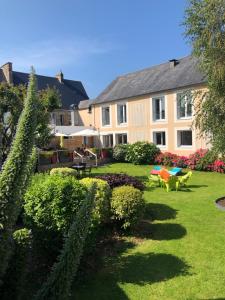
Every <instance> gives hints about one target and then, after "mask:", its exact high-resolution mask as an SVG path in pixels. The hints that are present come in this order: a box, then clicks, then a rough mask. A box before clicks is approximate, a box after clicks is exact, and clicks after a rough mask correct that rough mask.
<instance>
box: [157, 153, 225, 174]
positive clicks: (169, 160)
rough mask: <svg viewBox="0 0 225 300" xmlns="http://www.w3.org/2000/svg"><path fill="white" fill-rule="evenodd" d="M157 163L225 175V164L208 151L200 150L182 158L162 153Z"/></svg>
mask: <svg viewBox="0 0 225 300" xmlns="http://www.w3.org/2000/svg"><path fill="white" fill-rule="evenodd" d="M155 163H156V164H159V165H164V166H168V167H180V168H189V169H191V170H198V171H211V172H219V173H225V162H224V160H222V159H218V157H217V155H216V154H215V153H214V152H212V151H211V150H208V149H199V150H197V151H196V152H194V153H193V154H190V155H189V156H188V157H187V156H180V155H177V154H173V153H170V152H165V153H160V154H159V155H158V156H157V157H156V159H155Z"/></svg>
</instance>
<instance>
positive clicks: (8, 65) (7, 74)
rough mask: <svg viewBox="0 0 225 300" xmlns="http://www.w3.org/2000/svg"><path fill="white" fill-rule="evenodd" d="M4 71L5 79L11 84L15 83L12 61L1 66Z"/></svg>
mask: <svg viewBox="0 0 225 300" xmlns="http://www.w3.org/2000/svg"><path fill="white" fill-rule="evenodd" d="M1 69H2V71H3V74H4V77H5V81H6V82H7V83H9V84H13V73H12V63H11V62H7V63H5V64H4V65H3V66H1Z"/></svg>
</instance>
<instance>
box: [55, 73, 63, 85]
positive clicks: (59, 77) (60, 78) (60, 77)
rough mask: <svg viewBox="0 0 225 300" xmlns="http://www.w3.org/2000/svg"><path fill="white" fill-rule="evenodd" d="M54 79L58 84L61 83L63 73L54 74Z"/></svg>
mask: <svg viewBox="0 0 225 300" xmlns="http://www.w3.org/2000/svg"><path fill="white" fill-rule="evenodd" d="M56 78H57V79H58V81H59V82H60V83H63V73H62V71H60V72H59V74H56Z"/></svg>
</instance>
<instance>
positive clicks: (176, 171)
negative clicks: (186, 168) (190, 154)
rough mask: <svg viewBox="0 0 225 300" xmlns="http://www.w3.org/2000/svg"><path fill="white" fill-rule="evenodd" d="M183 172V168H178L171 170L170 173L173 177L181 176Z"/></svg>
mask: <svg viewBox="0 0 225 300" xmlns="http://www.w3.org/2000/svg"><path fill="white" fill-rule="evenodd" d="M181 171H182V168H177V167H176V168H173V169H172V170H170V171H169V173H170V174H171V175H174V176H176V175H178V174H180V173H181Z"/></svg>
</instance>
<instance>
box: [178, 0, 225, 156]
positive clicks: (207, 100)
mask: <svg viewBox="0 0 225 300" xmlns="http://www.w3.org/2000/svg"><path fill="white" fill-rule="evenodd" d="M184 25H185V26H186V36H187V37H188V38H189V41H190V42H191V44H192V46H193V55H195V56H196V57H197V58H198V59H199V66H200V69H201V71H202V72H203V73H204V74H205V75H206V76H207V82H208V91H207V92H202V93H196V95H195V97H197V98H200V99H201V101H199V102H198V103H199V104H198V105H197V107H196V119H195V126H196V128H197V129H199V131H200V135H201V136H207V137H208V138H209V140H210V142H211V143H212V145H213V147H214V148H215V150H217V151H218V152H220V153H225V122H224V120H225V0H190V2H189V6H188V8H187V9H186V14H185V21H184Z"/></svg>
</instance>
